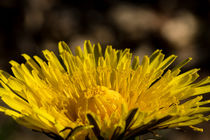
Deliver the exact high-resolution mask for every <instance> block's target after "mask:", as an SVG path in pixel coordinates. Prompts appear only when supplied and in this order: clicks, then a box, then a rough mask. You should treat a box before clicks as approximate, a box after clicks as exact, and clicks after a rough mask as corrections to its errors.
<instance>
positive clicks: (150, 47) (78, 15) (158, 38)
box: [0, 0, 210, 140]
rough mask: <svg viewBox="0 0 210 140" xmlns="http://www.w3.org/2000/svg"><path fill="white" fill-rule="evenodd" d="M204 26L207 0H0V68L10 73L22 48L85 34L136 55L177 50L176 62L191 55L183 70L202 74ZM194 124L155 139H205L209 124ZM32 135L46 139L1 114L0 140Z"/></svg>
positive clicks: (74, 42) (77, 41)
mask: <svg viewBox="0 0 210 140" xmlns="http://www.w3.org/2000/svg"><path fill="white" fill-rule="evenodd" d="M209 25H210V1H208V0H202V1H198V0H185V1H183V0H159V1H157V0H129V1H128V0H127V1H125V0H111V1H109V0H101V1H99V0H98V1H97V0H89V1H85V0H80V1H76V0H71V1H70V0H0V69H3V70H5V71H9V72H11V70H10V65H9V63H8V62H9V61H10V60H11V59H13V60H16V61H18V62H24V61H23V59H22V57H21V56H20V54H21V53H27V54H29V55H35V54H36V55H39V56H41V50H43V49H49V50H53V51H55V52H57V43H58V41H61V40H63V41H66V43H68V44H69V45H70V46H71V47H72V48H73V47H75V46H78V45H80V46H82V45H83V42H84V40H87V39H89V40H91V41H92V43H97V42H100V43H101V44H102V46H105V45H113V47H114V48H118V49H124V48H131V51H132V52H133V53H134V54H135V55H139V56H140V58H142V56H143V55H145V54H147V55H150V54H151V53H152V52H153V51H154V50H156V49H162V50H163V53H165V54H166V55H170V54H176V55H178V56H179V57H178V59H177V61H176V62H175V63H178V62H180V61H181V60H184V59H186V58H187V57H193V60H192V62H191V63H190V64H188V65H187V66H186V67H185V68H184V69H183V70H184V71H185V70H188V69H190V68H193V67H197V68H201V71H200V73H199V74H200V75H201V77H205V76H207V75H209V70H210V63H209V60H210V53H209V51H210V28H209ZM205 98H209V97H208V95H207V96H206V97H205ZM199 127H203V128H204V133H199V132H193V131H192V130H191V129H183V130H182V131H178V130H166V131H161V132H159V133H160V138H158V139H164V140H209V137H210V123H209V122H208V123H202V124H200V125H199ZM148 138H152V136H148ZM37 139H38V140H49V138H48V137H47V136H45V135H43V134H39V133H36V132H32V131H31V130H29V129H26V128H24V127H22V126H20V125H18V124H16V123H15V122H14V121H13V120H12V119H11V118H9V117H7V116H5V115H4V114H3V113H0V140H37Z"/></svg>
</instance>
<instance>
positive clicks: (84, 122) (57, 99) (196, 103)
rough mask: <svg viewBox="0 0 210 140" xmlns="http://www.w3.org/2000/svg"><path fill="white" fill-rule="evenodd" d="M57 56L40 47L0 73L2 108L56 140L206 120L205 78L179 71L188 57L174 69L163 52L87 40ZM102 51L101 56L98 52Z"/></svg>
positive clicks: (109, 137)
mask: <svg viewBox="0 0 210 140" xmlns="http://www.w3.org/2000/svg"><path fill="white" fill-rule="evenodd" d="M58 48H59V54H60V57H59V58H58V57H56V55H55V54H54V53H53V52H51V51H49V50H44V51H43V54H44V57H45V58H46V61H44V60H42V59H41V58H40V57H38V56H33V57H30V56H28V55H27V54H23V55H22V56H23V57H24V58H25V60H26V62H25V63H24V64H19V63H17V62H15V61H10V64H11V65H12V67H11V69H12V72H13V75H10V74H8V73H7V72H5V71H0V83H1V87H0V96H1V100H2V101H3V102H4V103H5V104H6V105H7V107H3V106H0V111H1V112H4V113H5V114H6V115H9V116H11V117H12V118H13V119H15V120H16V121H17V122H18V123H20V124H22V125H24V126H26V127H28V128H31V129H33V130H35V131H39V132H42V133H45V134H46V135H48V136H49V137H51V138H53V139H55V140H70V139H98V140H102V139H104V140H120V139H124V140H128V139H133V138H135V137H137V136H141V135H144V134H146V133H148V132H151V131H155V130H159V129H165V128H176V127H182V126H189V127H191V128H192V129H194V130H196V131H203V130H202V129H201V128H197V127H195V126H194V125H196V124H198V123H201V122H203V121H207V120H208V119H209V118H210V116H208V115H206V113H208V112H210V107H207V106H205V105H206V104H208V103H210V100H202V94H206V93H208V92H210V84H209V83H210V78H209V77H207V78H205V79H203V80H200V81H198V82H197V81H196V82H195V80H196V79H197V78H198V77H199V75H198V73H197V72H198V70H199V69H192V70H189V71H187V72H184V73H181V70H180V69H181V68H182V67H183V66H184V65H185V64H186V63H188V62H189V61H190V60H191V58H189V59H186V60H185V61H183V62H181V63H180V64H178V65H177V66H175V67H174V68H172V69H168V67H169V66H170V65H171V63H173V61H174V60H175V59H176V56H175V55H171V56H169V57H166V58H165V55H164V54H163V53H162V52H161V50H156V51H155V52H154V53H153V54H152V55H151V56H149V57H148V56H144V58H143V60H142V61H141V63H140V61H139V57H137V56H135V57H134V58H132V54H131V53H130V50H129V49H125V50H123V51H122V50H116V49H113V48H112V46H107V47H106V48H105V49H104V51H103V48H102V47H101V46H100V44H96V45H92V44H91V43H90V41H85V43H84V50H83V51H82V49H81V48H80V47H77V48H76V49H75V54H73V53H72V52H71V50H70V48H69V47H68V46H67V45H66V44H65V43H64V42H59V44H58ZM103 52H104V53H103Z"/></svg>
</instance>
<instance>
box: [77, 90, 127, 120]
mask: <svg viewBox="0 0 210 140" xmlns="http://www.w3.org/2000/svg"><path fill="white" fill-rule="evenodd" d="M123 103H125V101H124V99H123V97H122V96H121V95H120V93H118V92H117V91H114V90H110V89H108V88H106V87H104V86H97V87H93V88H90V89H88V90H86V91H84V96H82V97H80V99H79V100H78V104H77V105H78V106H77V109H78V117H79V118H80V119H81V120H82V121H84V120H85V115H86V113H88V112H92V113H95V114H97V116H100V117H101V119H104V118H105V117H109V116H110V115H111V114H112V113H113V112H116V113H119V114H120V111H121V105H122V104H123Z"/></svg>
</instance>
